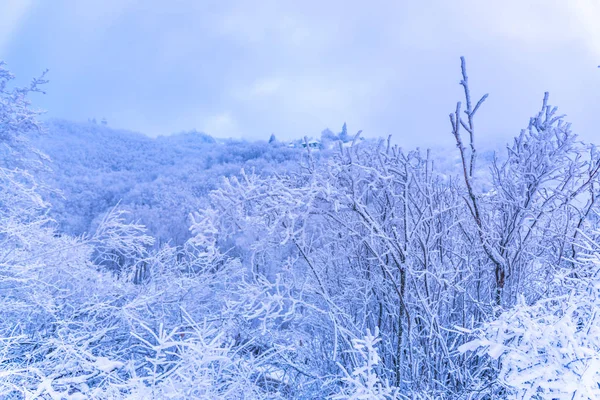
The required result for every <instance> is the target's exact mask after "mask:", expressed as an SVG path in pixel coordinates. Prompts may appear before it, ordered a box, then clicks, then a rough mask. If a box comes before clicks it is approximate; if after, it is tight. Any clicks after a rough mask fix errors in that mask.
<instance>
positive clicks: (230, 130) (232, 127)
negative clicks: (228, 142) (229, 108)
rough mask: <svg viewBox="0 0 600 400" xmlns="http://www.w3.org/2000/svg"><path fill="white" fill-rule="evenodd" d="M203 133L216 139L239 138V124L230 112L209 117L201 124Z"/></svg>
mask: <svg viewBox="0 0 600 400" xmlns="http://www.w3.org/2000/svg"><path fill="white" fill-rule="evenodd" d="M200 130H201V131H203V132H206V133H208V134H209V135H212V136H216V137H239V136H240V132H239V130H238V127H237V123H236V122H235V120H234V118H233V117H232V115H231V113H229V112H222V113H219V114H216V115H212V116H209V117H208V118H206V119H205V120H204V121H203V122H202V124H201V129H200Z"/></svg>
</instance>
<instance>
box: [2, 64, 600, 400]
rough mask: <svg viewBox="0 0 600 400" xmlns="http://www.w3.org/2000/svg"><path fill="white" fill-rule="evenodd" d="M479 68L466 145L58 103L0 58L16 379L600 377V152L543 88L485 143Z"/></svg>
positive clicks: (230, 393) (10, 375)
mask: <svg viewBox="0 0 600 400" xmlns="http://www.w3.org/2000/svg"><path fill="white" fill-rule="evenodd" d="M461 73H462V74H461V78H462V80H461V84H462V86H463V88H464V99H462V102H461V103H458V104H457V106H456V107H455V108H454V109H453V110H454V111H453V112H452V114H450V118H449V125H448V135H452V136H453V138H454V140H455V142H456V144H457V147H456V148H455V149H452V155H451V156H449V155H448V154H435V152H434V151H419V150H410V149H401V148H400V147H398V146H396V145H394V144H393V143H394V142H393V141H390V140H389V139H386V140H372V139H367V140H362V139H361V138H360V132H359V133H358V134H356V135H354V134H353V133H351V132H348V130H347V128H346V126H345V125H344V128H343V129H342V130H341V132H339V133H333V132H331V131H329V130H326V131H324V132H323V134H322V135H321V136H320V137H317V139H315V140H312V141H311V139H310V138H307V139H306V140H299V141H297V142H296V143H295V144H292V145H290V144H288V143H287V142H279V141H278V140H277V138H276V137H274V136H273V137H271V138H270V139H269V140H268V141H266V140H265V141H264V142H260V141H259V142H245V141H234V140H217V139H214V138H212V137H210V136H208V135H205V134H202V133H198V132H186V133H180V134H175V135H171V136H165V137H158V138H155V139H152V138H148V137H146V136H143V135H140V134H135V133H131V132H125V131H119V130H115V129H112V128H110V127H109V126H107V125H106V124H97V123H94V122H88V123H72V122H67V121H49V122H46V123H44V124H41V123H40V122H38V121H39V120H38V118H39V113H38V112H37V111H36V108H35V107H32V106H31V105H30V103H29V98H30V95H31V94H32V93H34V92H37V91H40V89H41V88H42V87H43V84H44V83H45V80H44V77H41V78H39V79H35V80H34V81H33V82H32V84H31V86H29V87H26V88H16V87H14V85H12V79H13V76H12V75H11V74H10V73H9V72H8V70H7V69H6V66H5V65H4V64H0V146H1V147H0V398H2V399H35V398H40V399H71V400H75V399H121V398H122V399H195V398H198V399H548V400H550V399H561V400H562V399H596V398H600V372H599V371H600V320H599V319H600V316H599V314H600V277H599V276H598V273H599V272H600V258H599V257H600V242H599V238H600V236H599V232H600V231H599V228H600V226H599V222H600V221H599V219H598V211H599V210H598V205H597V201H596V200H597V197H598V190H599V188H600V184H599V179H600V176H599V174H598V171H599V170H600V154H598V153H597V151H596V148H595V147H594V146H593V145H588V144H585V143H582V142H580V141H578V139H577V137H576V135H575V134H574V133H573V132H572V131H571V129H570V126H569V124H568V123H567V122H566V120H565V118H564V117H563V116H561V115H560V113H559V112H558V111H557V109H556V108H554V107H553V106H551V105H550V104H549V99H548V95H545V96H544V98H543V101H542V102H541V109H540V110H538V111H537V112H534V114H533V117H532V118H531V120H530V121H524V129H523V130H522V131H521V132H520V133H519V132H517V136H516V137H515V138H514V140H513V141H511V142H510V143H508V144H507V146H506V147H505V148H503V149H500V150H499V151H497V152H496V153H494V154H492V155H490V153H488V154H486V155H485V157H482V155H483V153H481V154H480V153H478V152H477V150H479V149H478V147H477V143H478V142H477V138H478V136H477V132H476V128H475V126H476V124H475V122H476V113H477V111H478V109H479V108H480V106H481V107H485V104H484V103H483V100H485V96H484V97H481V98H480V97H478V96H477V97H476V96H475V92H477V91H478V90H474V91H473V92H471V90H470V88H469V84H470V82H469V81H468V79H467V71H466V68H465V65H464V60H463V61H462V71H461ZM475 86H476V85H475ZM477 89H479V88H477ZM480 99H481V100H480ZM451 108H452V107H451ZM534 111H535V110H534ZM498 117H499V118H502V116H498ZM398 135H401V132H399V133H398ZM400 140H401V138H400Z"/></svg>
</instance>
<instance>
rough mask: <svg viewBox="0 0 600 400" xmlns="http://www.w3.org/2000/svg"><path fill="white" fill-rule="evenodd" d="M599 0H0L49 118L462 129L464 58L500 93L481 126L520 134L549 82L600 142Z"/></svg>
mask: <svg viewBox="0 0 600 400" xmlns="http://www.w3.org/2000/svg"><path fill="white" fill-rule="evenodd" d="M599 20H600V2H598V1H597V0H569V1H563V0H543V1H542V0H540V1H537V0H530V1H528V0H504V1H495V2H491V1H476V0H472V1H467V0H453V1H442V0H439V1H435V0H431V1H428V0H423V1H391V0H387V1H379V0H371V1H368V2H364V1H355V0H350V1H348V0H346V1H338V0H334V1H333V0H332V1H323V0H302V1H285V0H278V1H277V0H273V1H270V0H231V1H227V0H218V1H212V0H188V1H185V0H171V1H154V0H102V1H101V0H98V1H92V0H90V1H71V0H64V1H61V0H53V1H33V0H3V1H2V2H1V3H0V59H3V60H4V61H6V62H7V63H8V64H9V69H10V70H11V71H12V72H13V73H15V74H16V75H17V76H18V78H19V82H21V83H25V82H26V81H28V80H29V79H30V78H31V77H32V76H34V75H37V74H38V73H39V72H40V71H42V70H43V69H45V68H49V69H50V73H49V79H50V80H51V83H50V84H49V85H48V86H47V92H48V94H47V95H45V96H43V97H36V98H35V103H36V104H37V105H38V106H40V107H42V108H44V109H46V110H48V115H49V116H52V117H64V118H68V119H73V120H87V118H89V117H97V118H101V117H106V119H107V120H108V122H109V125H111V126H114V127H120V128H127V129H132V130H136V131H140V132H143V133H146V134H148V135H151V136H156V135H161V134H169V133H173V132H179V131H182V130H189V129H194V128H195V129H198V130H202V131H205V132H207V133H209V134H212V135H215V136H220V137H244V138H249V139H256V138H265V139H266V138H268V136H269V135H270V133H272V132H274V133H275V134H276V135H277V136H278V137H280V138H295V137H301V136H304V135H309V136H310V135H318V134H319V132H320V131H321V130H323V129H324V128H326V127H329V128H331V129H333V130H336V131H339V129H340V127H341V125H342V124H343V122H344V121H346V122H347V123H348V127H349V130H350V131H356V130H358V129H363V130H364V131H365V133H366V134H367V135H368V136H380V135H387V134H390V133H391V134H393V135H394V137H395V138H396V141H397V142H400V143H405V144H406V145H411V146H412V145H423V146H425V145H427V146H429V145H435V144H445V143H448V144H449V143H451V141H452V138H451V136H450V133H449V122H448V113H449V112H450V111H451V110H452V109H453V108H454V104H455V101H456V100H458V99H459V97H460V94H461V93H460V86H459V85H458V82H459V57H460V56H461V55H464V56H466V57H467V63H468V67H469V75H470V80H471V84H472V90H473V92H474V95H481V94H483V93H485V92H489V93H490V97H489V100H488V102H487V104H486V106H485V108H483V109H482V111H481V115H480V120H479V123H478V129H479V135H480V138H481V140H488V139H489V140H508V138H509V137H511V136H512V135H514V134H515V133H518V131H519V129H520V128H521V127H523V126H524V125H526V123H527V121H528V118H529V116H530V115H531V114H533V113H534V112H536V111H537V110H538V108H539V105H540V103H541V100H542V97H543V92H544V91H550V94H551V97H550V98H551V102H552V103H553V104H555V105H558V106H559V108H560V109H561V111H563V112H564V113H566V114H568V116H569V120H570V121H572V122H573V126H574V129H575V130H577V131H578V132H579V133H580V135H581V136H582V137H583V138H584V139H586V140H591V141H596V142H600V130H599V129H598V127H599V126H600V104H599V101H598V100H599V99H600V69H598V68H597V66H598V64H600V24H599V23H598V21H599Z"/></svg>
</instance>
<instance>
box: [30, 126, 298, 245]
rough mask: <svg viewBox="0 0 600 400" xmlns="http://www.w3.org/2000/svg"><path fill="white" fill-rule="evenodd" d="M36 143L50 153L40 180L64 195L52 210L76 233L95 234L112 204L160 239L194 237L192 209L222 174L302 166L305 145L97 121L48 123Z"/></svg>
mask: <svg viewBox="0 0 600 400" xmlns="http://www.w3.org/2000/svg"><path fill="white" fill-rule="evenodd" d="M32 145H34V146H35V147H37V148H39V149H40V150H41V151H43V152H44V153H45V154H46V155H48V156H49V157H50V160H51V162H50V163H48V166H49V167H50V168H51V171H50V172H49V173H46V174H43V176H42V178H43V180H44V181H46V182H47V183H48V184H49V185H50V186H52V187H53V188H56V189H59V190H60V194H59V195H57V196H54V197H53V198H52V200H51V203H52V207H51V209H50V215H51V216H52V218H53V219H55V220H56V221H57V223H58V229H59V230H60V231H62V232H64V233H68V234H72V235H82V234H85V233H88V232H91V231H93V230H94V229H95V227H96V226H97V224H98V222H99V220H100V219H101V218H102V217H103V216H104V215H105V213H107V212H108V211H109V210H110V209H112V208H113V207H114V206H116V205H117V204H119V208H120V209H122V210H126V211H128V212H129V214H128V215H129V216H128V219H131V220H132V221H138V222H140V223H142V224H143V225H145V226H146V228H147V229H148V233H149V234H151V235H152V236H153V237H155V238H156V239H157V244H158V245H160V244H161V243H166V242H170V243H171V244H173V245H182V244H184V243H185V241H186V240H187V239H189V227H188V225H189V214H190V213H191V212H192V211H196V210H198V209H199V208H201V207H202V204H203V199H205V198H206V196H207V195H208V193H209V191H211V190H213V189H215V188H216V187H217V186H218V184H219V182H220V181H221V179H222V178H223V177H229V176H232V175H237V174H239V172H240V170H241V169H242V168H245V169H247V170H248V171H255V172H256V173H258V174H262V173H265V171H266V172H267V173H269V174H272V173H276V172H279V173H281V172H283V173H285V172H287V171H290V170H293V169H295V168H296V165H297V164H298V160H299V159H300V150H299V149H296V148H290V147H288V145H287V143H286V144H284V143H280V142H277V141H274V142H272V143H267V142H266V141H259V142H246V141H239V140H238V141H235V140H218V141H217V140H215V139H213V138H212V137H210V136H208V135H206V134H203V133H199V132H195V131H192V132H185V133H179V134H174V135H170V136H161V137H158V138H156V139H152V138H149V137H147V136H144V135H142V134H137V133H133V132H127V131H122V130H115V129H111V128H109V127H107V126H105V125H100V124H97V123H93V122H89V123H72V122H67V121H50V122H48V123H46V124H44V126H43V133H42V134H38V135H35V136H34V137H33V140H32Z"/></svg>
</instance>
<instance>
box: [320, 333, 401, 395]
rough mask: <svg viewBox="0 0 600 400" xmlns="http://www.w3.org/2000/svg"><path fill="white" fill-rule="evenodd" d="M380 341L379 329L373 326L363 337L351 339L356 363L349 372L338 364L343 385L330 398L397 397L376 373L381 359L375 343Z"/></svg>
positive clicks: (393, 389)
mask: <svg viewBox="0 0 600 400" xmlns="http://www.w3.org/2000/svg"><path fill="white" fill-rule="evenodd" d="M380 341H381V339H380V338H379V329H378V328H375V332H374V333H373V334H371V332H367V334H366V335H365V337H364V338H363V339H353V340H352V344H353V347H354V348H353V351H352V353H353V355H354V357H356V358H357V359H358V360H357V361H358V362H357V365H359V366H358V367H356V368H355V369H354V371H352V373H349V372H348V371H346V369H345V368H344V367H343V366H342V365H340V368H341V369H342V371H343V373H344V375H345V376H344V378H343V379H342V380H343V382H344V385H345V386H344V387H343V388H342V389H341V390H340V393H338V394H336V395H334V396H331V397H330V398H331V399H338V400H390V399H396V398H397V393H396V391H397V389H396V388H394V387H392V386H390V384H389V383H388V382H387V381H386V380H384V379H381V378H380V377H379V376H378V375H377V368H378V367H379V364H380V361H381V359H380V358H379V353H378V352H377V347H376V346H377V344H378V343H379V342H380Z"/></svg>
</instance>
